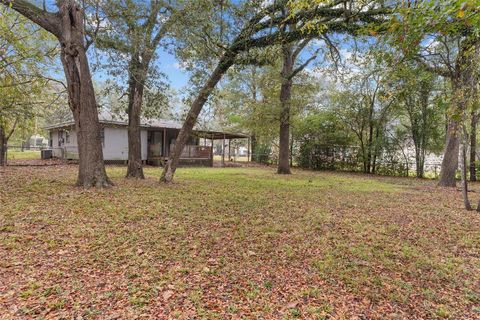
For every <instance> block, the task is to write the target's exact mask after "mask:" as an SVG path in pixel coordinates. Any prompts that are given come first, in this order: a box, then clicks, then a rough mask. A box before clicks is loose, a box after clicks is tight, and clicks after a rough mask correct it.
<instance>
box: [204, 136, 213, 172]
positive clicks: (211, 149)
mask: <svg viewBox="0 0 480 320" xmlns="http://www.w3.org/2000/svg"><path fill="white" fill-rule="evenodd" d="M205 141H207V139H205ZM211 141H212V145H211V147H210V161H211V163H212V167H213V133H212V139H211Z"/></svg>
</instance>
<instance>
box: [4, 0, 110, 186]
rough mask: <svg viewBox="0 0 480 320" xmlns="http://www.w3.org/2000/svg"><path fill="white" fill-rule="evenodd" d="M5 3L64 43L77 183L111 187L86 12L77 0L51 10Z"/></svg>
mask: <svg viewBox="0 0 480 320" xmlns="http://www.w3.org/2000/svg"><path fill="white" fill-rule="evenodd" d="M0 1H1V3H2V4H4V5H6V6H10V7H11V8H12V9H14V10H15V11H17V12H18V13H20V14H21V15H23V16H24V17H26V18H27V19H29V20H31V21H32V22H34V23H36V24H37V25H39V26H40V27H42V28H43V29H45V30H47V31H48V32H50V33H51V34H53V35H54V36H55V37H56V38H57V39H58V41H59V43H60V50H61V52H60V59H61V61H62V65H63V69H64V71H65V78H66V81H67V90H68V98H69V99H68V100H69V106H70V109H71V110H72V113H73V118H74V120H75V131H76V133H77V141H78V154H79V170H78V178H77V185H78V186H83V187H107V186H110V185H111V182H110V180H109V178H108V176H107V173H106V171H105V165H104V162H103V151H102V142H101V135H100V132H101V127H100V123H99V121H98V111H97V103H96V100H95V92H94V89H93V83H92V77H91V73H90V68H89V64H88V59H87V54H86V51H87V48H88V45H89V43H87V42H86V40H85V30H84V18H85V16H84V11H83V8H82V7H81V5H80V4H79V3H78V2H77V1H75V0H58V1H57V2H56V7H57V9H58V10H57V11H56V12H50V11H48V10H47V9H46V8H45V7H44V8H43V9H42V8H39V7H37V6H36V5H34V4H32V3H30V2H28V1H26V0H0Z"/></svg>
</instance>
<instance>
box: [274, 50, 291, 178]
mask: <svg viewBox="0 0 480 320" xmlns="http://www.w3.org/2000/svg"><path fill="white" fill-rule="evenodd" d="M282 51H283V68H282V73H281V77H282V86H281V88H280V141H279V146H278V147H279V151H278V168H277V173H278V174H290V173H291V171H290V161H289V158H290V103H291V97H292V85H293V81H292V79H291V75H292V72H293V64H294V59H293V52H292V51H293V49H292V46H291V45H285V46H284V47H283V48H282Z"/></svg>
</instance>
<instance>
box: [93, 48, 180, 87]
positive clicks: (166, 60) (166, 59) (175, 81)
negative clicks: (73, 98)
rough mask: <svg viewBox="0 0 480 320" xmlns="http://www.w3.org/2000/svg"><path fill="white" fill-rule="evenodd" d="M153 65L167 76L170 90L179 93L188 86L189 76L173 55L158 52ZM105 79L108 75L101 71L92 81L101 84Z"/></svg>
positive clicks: (94, 75)
mask: <svg viewBox="0 0 480 320" xmlns="http://www.w3.org/2000/svg"><path fill="white" fill-rule="evenodd" d="M155 65H156V66H157V67H158V69H159V70H160V71H162V72H163V73H164V74H165V75H166V76H167V79H168V82H169V84H170V86H171V88H172V89H174V90H175V91H178V92H181V91H182V89H184V88H185V86H187V85H188V80H189V75H188V73H187V72H186V71H185V70H183V69H182V68H181V67H180V63H179V61H178V60H177V59H176V57H175V56H174V55H173V54H171V53H169V52H166V51H163V50H158V58H157V59H156V60H155ZM107 78H108V75H107V74H106V73H105V72H104V71H103V70H101V69H100V70H98V71H96V72H95V73H94V74H93V80H94V81H95V82H97V83H102V82H104V81H105V80H106V79H107Z"/></svg>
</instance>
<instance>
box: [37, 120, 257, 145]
mask: <svg viewBox="0 0 480 320" xmlns="http://www.w3.org/2000/svg"><path fill="white" fill-rule="evenodd" d="M99 118H100V119H99V121H100V123H101V124H104V125H111V126H122V127H123V126H125V127H126V126H127V125H128V122H127V121H123V120H115V119H108V118H106V117H105V116H102V115H100V116H99ZM74 125H75V122H74V121H73V120H71V121H65V122H61V123H57V124H53V125H49V126H46V127H45V129H46V130H53V129H63V128H70V127H73V126H74ZM140 126H141V127H142V128H144V129H170V130H180V129H181V128H182V123H181V122H179V121H172V120H163V119H151V120H142V121H141V123H140ZM193 135H195V136H198V137H200V138H207V139H214V140H218V139H224V138H225V139H245V138H248V135H246V134H243V133H232V132H223V131H215V130H203V129H197V128H195V127H194V128H193Z"/></svg>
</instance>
